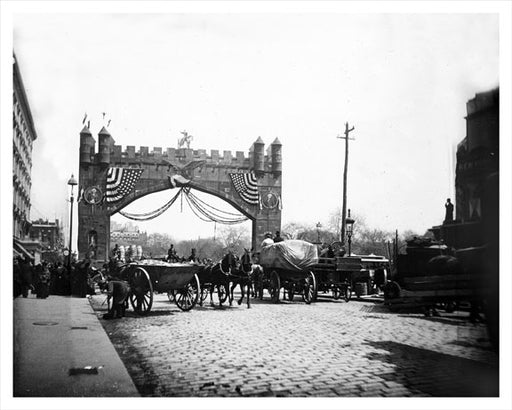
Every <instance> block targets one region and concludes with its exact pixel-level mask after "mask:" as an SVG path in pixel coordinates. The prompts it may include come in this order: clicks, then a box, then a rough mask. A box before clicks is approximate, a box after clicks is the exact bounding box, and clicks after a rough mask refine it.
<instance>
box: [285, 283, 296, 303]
mask: <svg viewBox="0 0 512 410" xmlns="http://www.w3.org/2000/svg"><path fill="white" fill-rule="evenodd" d="M286 296H287V299H288V300H289V301H290V302H292V301H293V297H294V296H295V289H294V288H293V285H292V286H291V287H289V288H288V289H286Z"/></svg>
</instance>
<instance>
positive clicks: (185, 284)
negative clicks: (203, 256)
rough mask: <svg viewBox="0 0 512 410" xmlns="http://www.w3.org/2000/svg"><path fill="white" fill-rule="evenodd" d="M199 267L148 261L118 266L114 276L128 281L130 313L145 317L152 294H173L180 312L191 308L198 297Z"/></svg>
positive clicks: (150, 303) (193, 264) (151, 303)
mask: <svg viewBox="0 0 512 410" xmlns="http://www.w3.org/2000/svg"><path fill="white" fill-rule="evenodd" d="M202 268H203V266H202V265H199V264H196V263H168V262H163V261H158V260H151V259H150V260H141V261H137V262H133V263H129V264H126V265H121V266H120V267H118V268H117V272H116V274H115V276H116V277H118V278H119V279H121V280H125V281H126V282H128V284H129V285H130V294H129V300H130V303H131V305H132V307H133V310H134V311H135V312H136V313H137V314H139V315H145V314H147V313H148V312H150V311H151V307H152V305H153V295H154V292H158V293H166V292H167V293H168V294H172V295H173V300H174V302H175V303H176V306H178V308H180V309H181V310H183V311H188V310H190V309H192V308H193V307H194V306H195V305H196V303H197V301H198V299H199V295H200V294H201V285H200V283H199V278H198V275H197V274H198V272H199V271H200V270H201V269H202Z"/></svg>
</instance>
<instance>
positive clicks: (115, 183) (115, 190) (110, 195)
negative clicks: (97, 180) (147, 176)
mask: <svg viewBox="0 0 512 410" xmlns="http://www.w3.org/2000/svg"><path fill="white" fill-rule="evenodd" d="M143 172H144V170H143V169H139V168H109V169H108V172H107V192H106V194H105V199H106V201H107V202H117V201H119V200H121V199H123V198H124V197H125V196H126V195H128V194H129V193H130V192H132V191H133V188H134V187H135V184H136V183H137V181H138V180H139V178H140V176H141V175H142V173H143Z"/></svg>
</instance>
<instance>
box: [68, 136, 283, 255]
mask: <svg viewBox="0 0 512 410" xmlns="http://www.w3.org/2000/svg"><path fill="white" fill-rule="evenodd" d="M98 137H99V143H98V149H97V150H96V140H95V139H94V138H93V137H92V134H91V132H90V131H89V129H88V128H87V127H84V129H83V130H82V131H81V132H80V172H79V191H80V193H81V194H80V198H79V203H78V254H79V258H83V257H85V255H86V253H87V251H88V236H87V235H88V232H89V231H91V230H94V231H96V233H97V252H96V255H95V257H96V259H97V260H99V261H104V260H107V259H108V255H109V251H110V249H109V246H110V217H111V216H112V215H113V214H115V213H117V212H119V211H120V210H121V209H123V208H124V207H126V206H127V205H128V204H130V203H132V202H133V201H135V200H137V199H139V198H142V197H144V196H146V195H149V194H152V193H156V192H160V191H163V190H166V189H171V188H176V187H179V186H189V187H190V188H192V189H196V190H198V191H201V192H204V193H207V194H210V195H213V196H216V197H218V198H220V199H222V200H223V201H225V202H227V203H229V204H230V205H231V206H233V207H234V208H235V209H236V210H237V211H239V212H241V213H242V214H243V215H245V216H247V217H248V218H249V219H250V220H252V247H253V248H254V249H257V248H258V247H259V244H260V243H261V241H262V239H263V235H264V232H266V231H272V232H274V231H276V230H280V229H281V192H282V189H281V188H282V182H281V181H282V179H281V177H282V175H281V170H282V164H281V162H282V152H281V143H280V142H279V140H278V139H277V138H276V139H275V140H274V142H273V143H272V144H271V145H270V146H269V147H268V149H267V151H266V153H265V144H264V142H263V141H262V140H261V138H258V139H257V140H256V141H255V142H254V143H253V144H252V146H251V147H250V149H249V154H248V155H246V153H244V152H242V151H237V152H236V153H235V154H233V153H232V152H231V151H223V154H222V155H220V153H219V151H218V150H211V151H210V153H209V154H207V152H206V150H204V149H198V150H194V149H191V148H167V149H165V150H162V148H160V147H154V148H153V150H152V151H151V152H150V151H149V148H148V147H144V146H143V147H140V148H139V150H138V151H136V150H135V147H134V146H127V147H126V149H125V150H124V151H123V149H122V147H121V146H120V145H115V141H114V139H113V138H112V136H111V135H110V134H109V132H108V131H107V130H106V129H105V128H104V127H103V128H102V129H101V131H100V132H99V134H98ZM114 169H123V170H127V169H130V170H133V169H138V170H139V171H138V172H134V173H137V174H138V177H137V178H134V179H133V180H134V181H135V182H134V185H133V187H131V188H130V189H128V188H127V189H125V190H124V191H123V192H122V195H120V197H119V198H117V197H116V198H115V200H113V199H112V198H110V201H109V200H107V198H106V196H105V194H106V192H107V191H108V188H107V175H108V173H109V170H114ZM230 174H244V175H248V174H250V175H251V176H252V177H251V181H252V183H255V184H256V185H257V192H258V193H259V200H255V199H254V197H251V198H249V199H250V201H249V200H248V198H247V195H244V194H241V193H240V186H239V184H235V183H234V182H233V180H232V178H231V176H230ZM91 192H94V193H95V195H88V193H91ZM97 192H100V193H101V195H100V196H98V195H97ZM98 198H99V199H100V200H99V201H97V199H98ZM256 198H257V197H256ZM268 198H271V199H272V200H268Z"/></svg>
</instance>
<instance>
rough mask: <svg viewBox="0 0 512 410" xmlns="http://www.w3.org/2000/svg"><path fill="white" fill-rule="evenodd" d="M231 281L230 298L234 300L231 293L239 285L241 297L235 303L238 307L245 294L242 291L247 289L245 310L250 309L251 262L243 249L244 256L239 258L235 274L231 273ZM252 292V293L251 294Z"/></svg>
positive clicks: (248, 254) (251, 288)
mask: <svg viewBox="0 0 512 410" xmlns="http://www.w3.org/2000/svg"><path fill="white" fill-rule="evenodd" d="M231 276H232V280H231V283H232V285H231V289H230V298H231V300H233V299H234V296H233V291H234V289H235V288H236V286H237V285H240V290H241V292H242V297H241V298H240V299H239V300H238V301H237V302H238V304H239V305H241V304H242V302H243V300H244V297H245V292H244V289H245V288H247V308H248V309H249V308H250V307H251V298H250V296H251V294H252V296H253V297H254V290H253V264H252V261H251V254H250V253H249V251H248V250H247V249H245V252H244V254H243V255H242V257H241V260H240V264H239V268H238V270H237V271H236V272H234V273H232V275H231ZM251 291H252V292H251Z"/></svg>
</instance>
